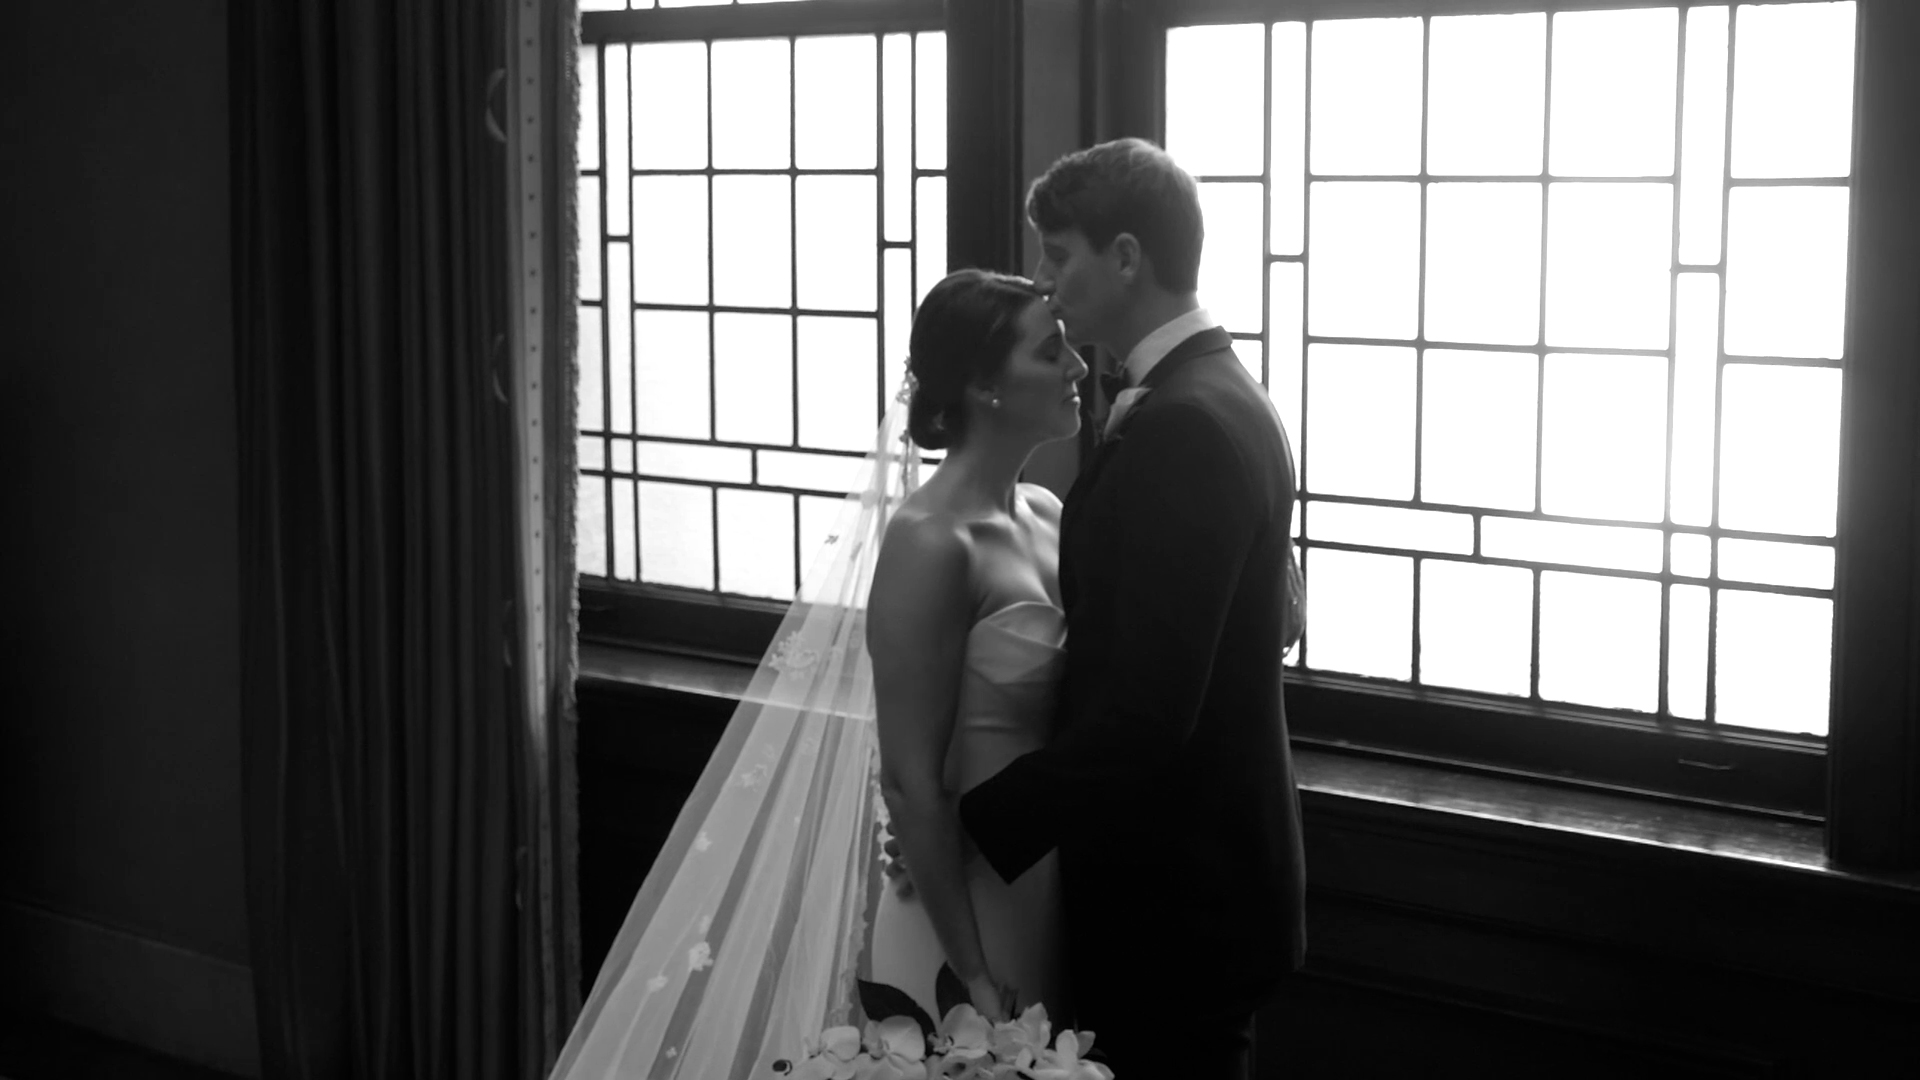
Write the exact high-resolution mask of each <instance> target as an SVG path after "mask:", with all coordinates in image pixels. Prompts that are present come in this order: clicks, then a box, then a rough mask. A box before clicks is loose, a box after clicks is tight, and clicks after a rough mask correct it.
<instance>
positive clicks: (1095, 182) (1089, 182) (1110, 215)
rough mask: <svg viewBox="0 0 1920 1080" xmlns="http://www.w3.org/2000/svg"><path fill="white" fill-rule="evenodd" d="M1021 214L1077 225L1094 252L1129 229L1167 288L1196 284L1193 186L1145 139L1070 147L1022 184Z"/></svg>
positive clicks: (1048, 223)
mask: <svg viewBox="0 0 1920 1080" xmlns="http://www.w3.org/2000/svg"><path fill="white" fill-rule="evenodd" d="M1027 220H1028V221H1029V222H1032V223H1033V226H1034V227H1035V228H1037V229H1039V230H1040V231H1041V232H1064V231H1066V230H1070V229H1079V230H1080V232H1081V233H1082V234H1083V235H1085V236H1086V238H1087V243H1088V244H1091V245H1092V246H1093V249H1094V250H1095V251H1104V250H1106V247H1107V245H1108V244H1111V243H1112V242H1113V238H1114V237H1116V236H1118V235H1120V234H1121V233H1132V234H1133V237H1134V239H1136V240H1138V241H1140V250H1141V251H1144V252H1145V253H1146V255H1147V258H1148V259H1150V260H1152V262H1153V275H1154V279H1155V280H1156V281H1158V282H1159V284H1160V287H1161V288H1163V289H1166V290H1167V291H1169V292H1176V293H1186V292H1192V291H1194V289H1196V288H1198V286H1199V280H1200V245H1201V241H1202V240H1203V239H1204V238H1205V235H1206V229H1205V227H1204V225H1203V224H1202V222H1201V219H1200V191H1199V189H1198V188H1197V187H1196V186H1195V185H1194V182H1193V177H1191V176H1189V175H1187V171H1186V170H1185V169H1182V168H1181V167H1180V166H1179V165H1176V164H1174V160H1173V158H1172V157H1171V156H1170V155H1169V154H1168V153H1167V152H1166V151H1165V150H1162V149H1160V148H1159V147H1158V146H1155V145H1154V144H1152V143H1150V142H1148V141H1147V140H1145V139H1132V138H1128V139H1115V140H1113V141H1112V142H1103V143H1101V144H1100V145H1098V146H1090V147H1088V148H1086V149H1085V150H1075V151H1074V152H1073V153H1071V154H1068V155H1067V156H1065V157H1063V158H1061V159H1060V160H1058V161H1056V162H1054V163H1053V165H1052V167H1050V168H1048V169H1047V171H1046V174H1045V175H1043V176H1041V177H1040V178H1039V179H1038V180H1035V181H1034V182H1033V186H1032V187H1030V188H1028V189H1027Z"/></svg>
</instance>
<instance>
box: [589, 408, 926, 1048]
mask: <svg viewBox="0 0 1920 1080" xmlns="http://www.w3.org/2000/svg"><path fill="white" fill-rule="evenodd" d="M906 413H907V409H906V405H905V404H904V403H899V404H895V405H894V406H893V408H892V409H891V410H890V411H889V412H888V414H887V416H886V419H885V420H883V421H882V422H881V425H880V430H879V432H878V433H877V434H876V436H875V438H874V444H873V450H872V452H871V453H869V454H868V455H867V457H866V459H865V461H864V462H863V464H862V471H861V475H860V480H859V482H858V484H857V485H856V486H855V488H854V489H853V492H852V493H851V494H850V495H849V496H848V497H847V500H846V502H845V503H844V504H843V506H842V509H841V513H840V517H839V520H838V523H837V527H836V529H835V531H834V533H833V534H831V535H830V536H829V537H828V539H827V542H826V544H825V545H824V547H823V548H822V550H821V551H820V553H819V554H818V555H817V556H816V557H815V559H814V563H813V566H812V569H811V570H810V572H809V573H808V574H807V577H806V581H805V583H804V584H803V585H802V586H801V588H800V592H799V595H798V596H797V597H796V598H795V600H794V603H793V605H792V607H791V608H790V609H789V610H788V613H787V616H786V618H785V620H784V621H783V622H782V623H781V624H780V629H779V632H778V633H777V634H776V635H775V637H774V642H773V645H772V647H771V648H769V649H768V651H767V654H766V656H765V657H764V658H763V659H762V660H761V662H760V666H759V668H758V669H757V670H756V671H755V672H754V675H753V681H752V683H751V685H750V686H749V688H748V691H747V695H746V697H745V698H744V699H743V700H742V701H741V703H740V705H739V707H738V708H737V709H736V710H735V712H734V715H733V719H732V720H731V721H730V722H729V723H728V725H727V728H726V732H725V734H724V735H723V736H722V737H721V740H720V745H719V746H718V747H717V748H716V749H715V750H714V753H713V757H712V758H711V759H710V760H709V761H708V764H707V768H706V771H705V772H704V773H702V774H701V776H700V780H699V782H698V783H697V784H696V785H695V787H694V789H693V794H692V795H691V796H690V797H689V798H688V799H687V802H686V805H685V806H684V807H683V808H682V810H681V811H680V817H679V819H678V820H677V821H676V822H675V824H674V827H673V832H672V834H671V835H670V836H669V837H668V838H667V842H666V846H665V847H664V848H662V850H661V852H660V854H659V856H658V857H657V858H656V859H655V860H654V864H653V869H652V870H651V871H650V872H649V873H648V874H647V878H646V882H645V884H644V885H642V886H641V888H640V892H639V895H638V896H637V897H636V898H635V899H634V902H633V907H632V909H631V910H629V911H628V913H627V918H626V922H625V923H624V924H622V926H621V929H620V933H619V936H618V937H617V938H616V939H615V940H614V943H613V947H612V948H611V949H610V950H609V951H608V953H607V957H606V960H605V961H604V962H603V963H602V965H601V967H600V973H599V976H598V977H597V978H596V980H595V982H594V987H593V992H592V993H591V994H590V995H588V998H587V1001H586V1005H585V1007H584V1008H583V1009H582V1011H581V1015H580V1019H579V1021H578V1022H577V1023H576V1024H575V1026H574V1029H573V1033H572V1034H571V1035H570V1036H569V1037H568V1039H567V1043H566V1046H565V1047H564V1048H562V1050H561V1052H560V1058H559V1061H558V1062H557V1063H556V1065H555V1066H554V1070H553V1073H552V1074H551V1075H552V1078H553V1080H611V1078H614V1077H621V1078H626V1077H644V1078H649V1080H667V1078H671V1077H686V1078H689V1080H693V1078H698V1080H718V1078H740V1080H745V1078H748V1077H770V1076H772V1075H773V1073H772V1071H771V1065H772V1062H773V1061H774V1060H776V1059H778V1058H783V1057H784V1058H797V1057H799V1056H800V1054H801V1047H802V1043H803V1042H804V1041H805V1040H808V1039H816V1038H818V1036H819V1034H820V1032H821V1030H822V1029H823V1028H825V1027H828V1026H831V1025H835V1024H841V1023H846V1022H847V1021H848V1020H849V1015H848V1013H849V1009H850V1006H851V1003H852V1001H853V997H854V976H855V971H856V969H857V968H858V966H859V964H860V962H861V952H862V950H863V948H864V945H865V942H866V940H867V920H868V917H869V912H871V911H872V910H873V908H874V905H875V904H876V903H877V901H878V897H879V889H880V888H881V885H882V882H881V879H880V878H879V876H877V875H873V874H871V873H870V871H871V870H872V868H873V867H874V865H875V863H876V861H877V858H878V854H879V852H878V846H877V845H878V828H879V826H880V825H882V824H883V819H884V814H885V810H884V809H883V807H882V806H881V804H880V800H879V794H878V788H877V786H876V783H875V769H876V766H877V755H876V752H875V747H876V742H875V736H874V725H873V679H872V673H871V669H870V666H869V659H868V656H867V650H866V640H865V628H866V601H867V591H868V588H869V587H870V585H871V584H872V581H873V567H874V562H875V560H876V558H877V557H878V555H879V550H880V540H881V538H882V536H883V535H884V533H885V531H886V527H887V522H888V520H889V519H890V518H891V517H892V515H893V513H894V511H895V510H896V509H898V508H899V506H900V503H901V501H902V500H903V499H905V498H906V496H907V494H908V493H910V492H911V491H912V490H913V489H914V487H916V486H917V484H918V482H919V460H920V459H919V450H918V448H916V447H915V446H913V444H912V443H910V442H909V441H907V439H906V434H905V433H906V426H907V425H906Z"/></svg>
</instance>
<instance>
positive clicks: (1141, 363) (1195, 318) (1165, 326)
mask: <svg viewBox="0 0 1920 1080" xmlns="http://www.w3.org/2000/svg"><path fill="white" fill-rule="evenodd" d="M1216 325H1217V324H1216V323H1215V322H1214V321H1213V316H1211V315H1209V314H1207V309H1206V308H1194V309H1193V310H1192V311H1189V312H1187V313H1186V314H1184V315H1175V316H1174V317H1173V318H1171V319H1168V320H1167V321H1166V322H1164V323H1162V324H1160V328H1159V329H1158V330H1155V331H1154V332H1153V333H1151V334H1148V335H1147V336H1146V337H1143V338H1141V339H1140V344H1138V345H1135V346H1134V347H1133V351H1132V352H1130V353H1128V354H1127V359H1126V362H1125V363H1123V364H1121V365H1120V370H1121V371H1122V372H1123V373H1124V374H1125V375H1126V379H1127V385H1128V386H1139V385H1140V384H1141V383H1142V382H1143V381H1145V380H1146V377H1147V372H1149V371H1152V370H1153V369H1154V367H1155V365H1157V364H1159V363H1160V361H1162V360H1165V359H1166V358H1167V354H1168V353H1170V352H1172V351H1173V350H1174V347H1175V346H1177V345H1179V344H1180V343H1181V342H1183V341H1185V340H1187V339H1188V338H1190V337H1192V336H1193V335H1195V334H1197V333H1199V332H1200V331H1202V330H1210V329H1212V328H1213V327H1214V326H1216Z"/></svg>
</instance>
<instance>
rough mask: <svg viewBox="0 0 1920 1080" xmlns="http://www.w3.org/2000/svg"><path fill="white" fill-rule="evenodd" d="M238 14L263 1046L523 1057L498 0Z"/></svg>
mask: <svg viewBox="0 0 1920 1080" xmlns="http://www.w3.org/2000/svg"><path fill="white" fill-rule="evenodd" d="M230 19H231V23H230V31H231V35H230V57H231V59H230V63H231V71H230V95H231V103H232V105H231V107H232V118H233V123H232V138H233V145H232V153H233V177H232V182H233V195H234V207H235V209H234V230H233V244H234V251H233V260H234V290H235V327H234V330H235V338H236V358H237V365H236V366H237V376H236V384H237V385H236V392H237V394H238V412H239V418H240V444H241V465H240V468H241V478H240V479H241V484H240V490H241V567H240V573H241V578H242V583H241V585H242V588H241V603H242V611H241V618H242V625H243V631H244V635H245V638H244V644H243V649H244V652H243V657H242V662H243V684H242V702H243V743H242V754H243V777H244V798H245V808H246V815H247V819H246V823H245V825H246V855H247V869H246V873H247V891H248V907H249V911H248V918H249V923H250V926H249V940H250V943H251V963H252V967H253V972H254V985H255V996H256V1005H257V1014H258V1017H259V1025H260V1044H261V1062H262V1066H263V1070H264V1072H265V1075H267V1076H269V1077H295V1078H309V1077H311V1078H323V1077H324V1078H331V1077H356V1078H357V1077H367V1078H382V1080H385V1078H400V1077H416V1078H438V1077H448V1078H455V1077H457V1078H461V1080H468V1078H474V1080H488V1078H494V1077H510V1076H532V1075H537V1074H538V1073H539V1072H540V1071H541V1070H542V1068H543V1067H544V1062H545V1061H547V1060H550V1059H551V1056H552V1053H553V1050H554V1048H555V1046H557V1041H558V1038H560V1037H564V1031H561V1032H559V1034H558V1036H556V1035H554V1034H553V1033H552V1030H551V1029H552V1028H553V1027H554V1026H555V1025H556V1023H562V1022H563V1021H562V1020H559V1019H556V1018H557V1017H564V1016H565V1015H566V1010H567V1009H568V1008H569V1007H570V1006H569V1004H568V1001H569V996H568V994H567V993H566V992H564V991H556V990H555V987H568V986H571V985H572V984H574V983H577V976H575V977H573V978H569V977H568V974H567V972H566V965H567V964H568V963H569V956H570V954H569V950H568V940H569V936H570V930H569V926H568V924H569V922H570V919H569V916H568V908H567V893H566V891H565V890H561V889H556V887H555V885H554V883H555V882H556V881H561V880H564V879H567V878H569V877H570V874H569V873H568V871H567V868H566V865H565V863H566V859H567V858H568V855H569V851H570V847H569V843H568V841H567V839H566V832H565V820H566V818H567V815H568V813H570V810H569V809H568V808H567V807H566V806H565V805H564V804H565V803H566V801H567V800H568V799H569V798H570V787H569V785H567V784H566V783H563V782H561V779H562V778H561V777H560V775H559V774H563V773H564V772H565V770H566V769H568V768H570V766H571V759H570V756H569V755H568V753H567V752H566V745H567V739H566V736H567V734H568V729H567V727H566V717H567V715H568V708H569V700H570V699H569V697H568V694H569V693H570V689H571V680H570V678H569V679H565V680H564V686H563V687H562V688H561V689H560V690H558V691H556V690H555V689H554V687H555V685H556V684H555V681H554V675H555V673H556V672H560V671H565V670H570V664H571V656H572V652H571V650H572V643H571V636H570V634H568V633H567V632H566V630H565V627H566V624H567V622H568V620H569V618H570V614H571V613H570V608H569V605H568V604H564V603H563V604H556V603H554V601H553V599H552V598H553V597H554V596H557V595H563V593H564V591H565V590H566V589H568V588H570V586H571V566H570V550H569V551H568V552H566V553H563V554H561V555H559V556H556V554H555V552H556V547H555V545H556V544H557V543H560V542H561V538H557V537H555V536H554V530H552V529H549V528H545V527H543V525H544V522H545V521H547V520H548V519H549V517H550V508H548V507H546V506H544V505H533V504H531V503H530V502H529V501H528V500H527V499H526V495H527V492H528V491H529V490H531V489H533V487H534V482H533V474H532V473H530V472H529V471H528V470H529V467H530V466H532V467H538V468H542V469H545V468H551V467H552V466H553V465H554V464H555V463H554V459H553V456H552V455H550V454H547V453H542V452H541V448H542V446H543V445H544V443H542V442H535V443H532V444H529V443H528V442H527V441H526V433H527V432H529V431H536V430H538V428H539V424H538V419H539V411H540V410H543V409H545V408H547V400H548V399H547V398H546V397H545V396H541V395H539V394H535V395H533V396H529V395H526V394H522V393H519V392H518V390H519V388H520V387H521V385H522V383H523V380H524V378H525V377H526V376H527V374H528V372H527V371H526V370H525V364H524V363H523V362H522V353H521V351H520V349H519V348H518V347H517V343H516V342H515V341H514V340H513V334H514V318H513V316H514V311H515V308H514V303H515V301H516V299H517V297H518V291H517V290H516V289H515V288H514V285H513V283H512V281H511V280H510V279H511V276H512V274H513V272H514V265H513V256H512V253H511V251H510V230H511V229H512V228H514V227H515V225H516V222H517V220H518V219H517V217H516V215H515V214H514V212H513V211H512V210H510V209H509V206H508V203H507V198H508V192H507V188H508V175H509V169H508V161H509V158H508V154H509V147H508V145H507V139H506V137H505V136H504V133H503V132H502V131H501V129H500V119H501V117H502V116H503V115H504V111H505V110H506V109H507V108H509V107H510V106H509V101H510V99H509V97H508V96H507V95H505V94H501V93H499V92H498V91H499V87H500V85H501V83H503V82H504V81H505V78H504V77H505V65H506V62H507V56H506V53H507V50H508V46H509V39H508V29H509V12H508V7H507V0H236V2H235V3H233V5H232V6H231V8H230ZM490 98H491V100H490ZM490 106H491V108H492V109H493V112H492V114H491V115H490V114H489V111H488V110H489V107H490ZM543 332H544V331H543ZM558 381H560V380H558V379H549V380H546V382H547V383H548V385H549V387H551V384H552V383H553V382H558ZM556 426H557V427H562V428H564V427H565V425H564V424H561V425H551V424H550V425H548V427H549V428H552V427H556ZM539 463H544V464H539ZM564 501H565V500H562V502H563V503H564ZM560 531H561V532H564V531H565V530H564V529H563V530H560ZM534 538H538V539H537V540H536V539H534ZM560 579H565V583H564V585H561V584H559V581H560ZM543 581H544V583H545V584H544V585H543V584H540V583H541V582H543ZM556 627H557V628H559V630H558V633H557V634H556ZM556 637H557V638H559V639H561V640H556ZM573 962H574V963H577V960H576V961H573Z"/></svg>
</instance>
